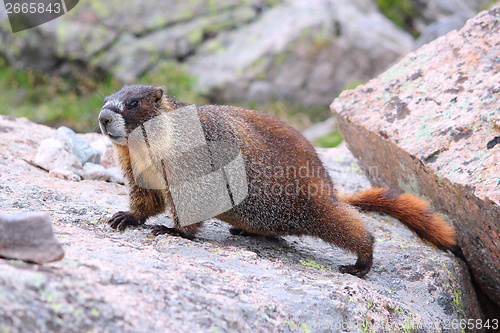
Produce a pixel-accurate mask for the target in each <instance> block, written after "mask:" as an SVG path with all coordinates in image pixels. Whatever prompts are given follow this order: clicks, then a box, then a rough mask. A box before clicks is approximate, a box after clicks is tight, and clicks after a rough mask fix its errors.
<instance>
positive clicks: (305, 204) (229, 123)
mask: <svg viewBox="0 0 500 333" xmlns="http://www.w3.org/2000/svg"><path fill="white" fill-rule="evenodd" d="M186 106H188V104H186V103H183V102H180V101H177V100H175V99H174V98H172V97H170V96H168V95H167V94H166V93H165V90H164V89H163V88H162V87H158V86H145V85H132V86H124V87H123V88H122V89H121V90H120V91H119V92H117V93H115V94H113V95H111V96H108V97H106V98H105V99H104V105H103V107H102V110H101V112H100V114H99V123H100V127H101V130H102V132H103V134H106V135H107V136H108V137H109V138H110V139H111V141H112V142H113V144H114V147H115V150H116V155H117V157H118V163H119V164H120V166H121V168H122V170H123V172H124V175H125V177H126V179H127V184H128V188H129V198H130V210H129V211H127V212H118V213H116V214H114V215H113V217H112V218H111V220H110V225H111V227H112V228H118V229H119V230H124V229H125V228H126V227H127V226H129V225H138V224H142V223H144V222H145V221H146V219H147V218H149V217H151V216H154V215H157V214H160V213H163V212H165V211H166V209H172V208H173V214H174V223H175V226H174V228H165V227H163V230H159V231H157V232H158V233H160V232H164V233H170V234H177V235H180V236H182V237H186V238H194V235H195V233H196V232H197V231H198V229H199V228H200V226H201V223H202V222H200V223H196V224H191V225H188V226H182V225H181V224H180V223H179V220H178V218H177V217H176V215H175V207H172V206H173V201H172V196H171V192H170V191H169V190H168V188H166V189H162V188H160V189H154V188H153V189H147V188H144V187H141V186H138V185H137V183H136V179H134V172H133V166H132V164H131V160H130V151H129V149H130V147H129V136H130V133H131V132H132V131H133V130H134V129H136V128H139V129H140V128H142V131H143V132H144V135H145V136H147V135H150V136H151V135H153V136H154V135H155V133H154V132H153V133H146V132H145V130H144V123H145V122H147V121H149V120H152V119H154V118H155V117H158V116H160V115H162V114H167V115H168V113H169V112H173V111H175V110H177V109H179V108H183V107H186ZM195 112H196V113H197V116H198V118H199V121H200V123H201V127H202V128H203V133H204V135H205V139H206V141H207V142H211V141H214V140H222V141H224V140H226V139H229V140H234V142H236V143H237V145H238V148H239V150H240V151H241V154H242V156H243V160H244V165H245V171H246V177H247V180H248V181H247V183H248V195H247V196H246V198H245V199H244V200H243V201H241V202H240V203H238V204H235V205H234V206H233V207H232V208H231V209H229V210H228V211H225V212H223V213H221V214H219V215H217V216H214V217H215V218H217V219H219V220H222V221H224V222H227V223H229V224H230V225H231V226H232V227H231V228H230V232H231V233H232V234H239V235H247V234H257V235H262V236H271V237H273V236H283V235H297V236H302V235H307V236H314V237H319V238H320V239H322V240H324V241H326V242H328V243H331V244H335V245H337V246H339V247H341V248H343V249H346V250H349V251H351V252H353V253H355V254H356V255H357V261H356V263H355V264H354V265H348V266H342V267H340V271H341V272H343V273H349V274H353V275H356V276H358V277H363V276H364V275H366V274H367V273H368V272H369V270H370V268H371V266H372V261H373V245H374V237H373V236H372V235H371V234H370V232H369V231H368V229H367V228H366V226H365V224H364V223H363V221H362V219H361V218H360V214H359V213H358V209H359V210H361V211H377V212H382V213H385V214H388V215H391V216H393V217H395V218H397V219H398V220H399V221H401V222H402V223H403V224H404V225H406V226H407V227H408V228H409V229H410V230H412V231H413V232H415V233H416V234H417V235H418V236H419V237H420V238H421V239H424V240H427V241H429V242H431V243H433V244H434V245H436V246H437V247H438V248H440V249H442V250H452V249H454V248H455V247H456V245H455V244H456V240H455V236H454V229H453V227H452V226H449V225H448V224H447V223H446V222H445V221H444V220H443V219H442V218H440V217H439V216H438V215H436V214H435V213H434V212H433V211H432V210H431V209H430V208H429V205H428V203H427V202H426V201H424V200H421V199H419V198H417V197H416V196H414V195H411V194H407V193H399V192H397V191H393V190H390V189H386V188H371V189H369V190H365V191H360V192H356V193H354V194H339V193H337V192H336V191H335V189H334V187H333V182H332V180H331V178H330V176H329V175H328V172H327V170H326V169H325V167H324V166H323V163H322V162H321V160H320V159H319V157H318V155H317V154H316V152H315V149H314V148H313V146H312V145H311V144H310V143H309V142H308V141H307V140H306V139H305V138H304V137H303V136H302V135H301V134H300V133H299V132H298V131H296V130H295V129H293V128H292V127H290V126H288V125H286V124H285V123H283V122H281V121H279V120H277V119H275V118H274V117H272V116H270V115H268V114H265V113H262V112H259V111H255V110H249V109H245V108H242V107H235V106H218V105H205V106H195ZM162 139H163V138H158V137H156V138H155V140H159V141H160V142H161V140H162ZM189 139H190V137H189V136H186V137H185V138H184V139H181V140H189ZM147 140H148V139H147V138H146V142H147ZM148 145H149V144H148ZM163 167H165V166H163ZM301 170H302V172H300V171H301ZM277 188H278V189H281V191H280V190H276V189H277ZM283 189H285V190H283ZM355 207H356V208H357V209H356V208H355Z"/></svg>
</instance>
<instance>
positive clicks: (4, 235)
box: [0, 213, 64, 264]
mask: <svg viewBox="0 0 500 333" xmlns="http://www.w3.org/2000/svg"><path fill="white" fill-rule="evenodd" d="M63 257H64V251H63V249H62V246H61V244H60V243H59V242H58V240H57V239H56V238H54V234H53V232H52V225H51V223H50V218H49V216H48V215H47V214H46V213H20V214H17V215H8V214H2V213H0V258H7V259H17V260H23V261H27V262H32V263H36V264H45V263H48V262H52V261H58V260H61V259H62V258H63Z"/></svg>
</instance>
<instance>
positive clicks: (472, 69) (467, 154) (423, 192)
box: [331, 7, 500, 304]
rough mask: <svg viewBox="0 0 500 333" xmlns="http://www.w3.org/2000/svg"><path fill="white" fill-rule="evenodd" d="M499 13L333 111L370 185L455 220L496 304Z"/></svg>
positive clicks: (413, 58) (352, 94)
mask: <svg viewBox="0 0 500 333" xmlns="http://www.w3.org/2000/svg"><path fill="white" fill-rule="evenodd" d="M499 29H500V7H495V8H492V9H490V10H488V11H484V12H482V13H480V14H479V15H478V16H476V17H475V18H473V19H471V20H469V21H468V22H467V24H466V25H465V26H464V28H462V29H461V30H460V31H458V32H456V31H454V32H451V33H449V34H448V35H446V36H444V37H442V38H439V39H438V40H436V41H434V42H432V43H431V44H428V45H424V46H423V47H422V48H420V49H419V50H417V51H416V52H414V53H410V54H409V55H408V56H406V57H405V58H404V59H402V60H401V61H400V62H399V63H398V64H396V65H395V66H393V67H392V68H390V69H389V70H388V71H386V72H385V73H383V74H382V75H380V76H379V77H377V78H376V79H373V80H371V81H370V82H368V83H367V84H366V85H364V86H360V87H358V88H357V89H355V90H351V91H346V92H344V93H342V94H341V95H340V97H339V98H337V99H336V100H335V101H334V102H333V103H332V105H331V109H332V111H333V113H334V114H335V116H336V118H337V120H338V123H339V128H340V131H341V133H342V135H343V136H344V138H345V140H346V141H347V143H348V145H349V147H350V149H351V150H352V152H353V153H354V155H355V156H356V157H358V158H359V159H360V161H361V163H362V164H363V165H364V167H365V168H366V170H368V171H371V172H370V177H371V179H372V180H373V182H374V183H375V184H376V185H383V186H389V187H392V188H399V189H401V190H403V191H407V192H413V193H416V194H418V195H420V196H423V197H425V198H427V199H429V200H431V201H432V205H433V206H434V207H435V208H436V209H437V210H438V211H439V212H440V213H442V214H444V215H445V216H446V218H447V219H448V221H450V222H452V223H453V224H454V225H455V227H456V230H457V236H458V240H459V244H460V246H461V247H462V249H463V251H464V253H465V256H466V258H467V261H468V263H469V265H470V268H471V270H472V274H473V275H474V277H475V280H476V282H477V283H478V284H479V285H480V286H481V288H482V289H483V291H484V292H485V294H486V295H488V297H490V298H491V300H493V301H494V302H496V303H497V304H500V274H499V272H500V206H499V205H500V98H499V94H500V74H499V69H500V31H499Z"/></svg>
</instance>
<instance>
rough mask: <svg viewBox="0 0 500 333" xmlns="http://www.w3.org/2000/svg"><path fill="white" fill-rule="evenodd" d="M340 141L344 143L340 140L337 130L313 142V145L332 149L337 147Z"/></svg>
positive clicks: (340, 136)
mask: <svg viewBox="0 0 500 333" xmlns="http://www.w3.org/2000/svg"><path fill="white" fill-rule="evenodd" d="M342 141H344V138H342V135H340V132H339V131H338V130H337V129H334V130H332V131H331V132H330V133H328V134H327V135H325V136H322V137H320V138H318V139H316V140H314V142H313V145H315V146H317V147H322V148H332V147H337V146H338V145H339V144H340V143H342Z"/></svg>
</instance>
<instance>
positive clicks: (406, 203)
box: [339, 187, 456, 250]
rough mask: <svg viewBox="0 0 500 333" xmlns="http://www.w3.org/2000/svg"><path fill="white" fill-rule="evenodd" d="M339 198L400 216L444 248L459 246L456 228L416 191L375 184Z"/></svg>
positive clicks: (403, 220)
mask: <svg viewBox="0 0 500 333" xmlns="http://www.w3.org/2000/svg"><path fill="white" fill-rule="evenodd" d="M339 197H340V200H342V201H343V202H345V203H348V204H349V205H352V206H355V207H358V208H360V209H361V210H362V211H375V212H380V213H385V214H387V215H390V216H392V217H395V218H397V219H398V220H399V221H401V223H403V224H404V225H406V226H407V227H408V228H409V229H410V230H411V231H413V232H414V233H416V234H417V236H419V237H420V238H422V239H424V240H427V241H429V242H431V243H433V244H434V245H436V246H437V247H438V248H440V249H442V250H452V249H453V248H454V246H455V245H456V239H455V230H454V229H453V227H451V226H450V225H448V224H447V223H446V222H445V221H444V220H443V219H442V218H440V217H439V216H438V215H436V214H435V213H434V212H433V211H432V210H431V209H430V208H429V204H428V203H427V202H426V201H424V200H422V199H419V198H417V197H416V196H414V195H412V194H408V193H403V194H401V193H398V192H397V191H394V190H390V189H387V188H377V187H374V188H371V189H369V190H366V191H360V192H356V193H353V194H340V195H339Z"/></svg>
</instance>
